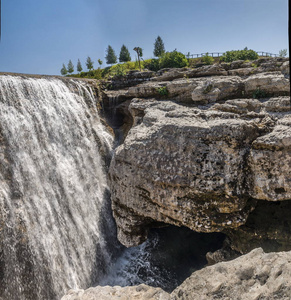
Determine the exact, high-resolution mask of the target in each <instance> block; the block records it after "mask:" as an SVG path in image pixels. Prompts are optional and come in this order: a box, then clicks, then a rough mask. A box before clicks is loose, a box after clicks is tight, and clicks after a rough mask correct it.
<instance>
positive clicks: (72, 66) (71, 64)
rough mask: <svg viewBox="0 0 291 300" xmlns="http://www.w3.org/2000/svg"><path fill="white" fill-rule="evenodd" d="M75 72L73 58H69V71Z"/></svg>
mask: <svg viewBox="0 0 291 300" xmlns="http://www.w3.org/2000/svg"><path fill="white" fill-rule="evenodd" d="M73 72H74V65H73V63H72V61H71V60H69V63H68V73H70V74H71V73H73Z"/></svg>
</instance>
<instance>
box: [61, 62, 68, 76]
mask: <svg viewBox="0 0 291 300" xmlns="http://www.w3.org/2000/svg"><path fill="white" fill-rule="evenodd" d="M61 74H62V75H63V76H65V75H67V74H68V70H67V68H66V66H65V64H63V67H62V68H61Z"/></svg>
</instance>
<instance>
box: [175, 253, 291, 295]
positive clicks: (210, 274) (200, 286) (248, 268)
mask: <svg viewBox="0 0 291 300" xmlns="http://www.w3.org/2000/svg"><path fill="white" fill-rule="evenodd" d="M290 276H291V252H280V253H264V252H263V250H262V249H260V248H259V249H255V250H253V251H252V252H250V253H249V254H247V255H244V256H241V257H239V258H237V259H235V260H233V261H229V262H221V263H218V264H216V265H214V266H210V267H206V268H204V269H202V270H199V271H196V272H194V273H193V274H192V275H191V276H190V277H189V278H188V279H186V280H185V281H184V282H183V283H182V284H181V285H180V286H179V287H177V288H176V289H175V290H174V291H173V292H172V293H171V296H170V299H171V300H188V299H201V300H209V299H225V300H233V299H236V300H245V299H248V300H255V299H280V300H287V299H290V295H291V280H290Z"/></svg>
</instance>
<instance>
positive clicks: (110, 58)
mask: <svg viewBox="0 0 291 300" xmlns="http://www.w3.org/2000/svg"><path fill="white" fill-rule="evenodd" d="M105 58H106V63H107V64H111V65H112V64H115V63H117V57H116V55H115V52H114V50H113V48H112V47H111V46H110V45H109V46H108V48H107V50H106V56H105Z"/></svg>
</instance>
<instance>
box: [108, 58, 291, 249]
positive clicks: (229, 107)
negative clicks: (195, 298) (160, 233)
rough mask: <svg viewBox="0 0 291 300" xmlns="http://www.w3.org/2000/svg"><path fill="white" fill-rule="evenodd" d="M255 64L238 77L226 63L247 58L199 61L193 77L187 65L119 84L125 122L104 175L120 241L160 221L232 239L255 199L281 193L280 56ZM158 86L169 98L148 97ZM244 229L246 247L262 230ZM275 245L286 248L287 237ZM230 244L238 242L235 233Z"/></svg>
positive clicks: (284, 121) (286, 140)
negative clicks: (125, 107)
mask: <svg viewBox="0 0 291 300" xmlns="http://www.w3.org/2000/svg"><path fill="white" fill-rule="evenodd" d="M257 63H258V65H259V67H258V68H255V67H253V68H251V69H252V71H254V72H249V73H248V74H247V73H243V74H240V76H238V75H235V76H234V75H230V74H231V72H230V71H231V68H232V69H235V70H239V68H241V69H243V70H245V69H246V68H249V67H250V66H249V64H245V65H244V64H243V62H236V63H233V64H232V65H231V66H229V65H221V66H220V67H218V66H211V67H206V68H205V72H204V73H203V69H201V70H199V72H200V73H199V74H200V76H203V77H201V78H197V77H198V75H197V74H198V73H197V72H198V71H197V70H196V73H195V72H194V71H193V72H192V73H191V71H190V70H188V69H186V70H184V71H178V70H173V71H171V70H169V72H166V73H163V74H161V76H160V77H159V76H158V77H155V78H153V79H152V80H151V81H149V82H146V83H143V84H141V85H137V86H134V87H130V88H129V89H128V91H125V90H123V91H122V97H124V98H125V99H131V102H130V105H129V108H128V110H129V112H130V113H131V116H132V119H133V121H132V123H133V127H132V128H131V129H130V131H129V133H128V135H127V137H126V138H125V140H124V143H123V144H122V145H120V146H119V147H118V148H117V150H116V153H115V155H114V158H113V160H112V162H111V166H110V178H111V191H112V207H113V213H114V217H115V220H116V223H117V226H118V238H119V240H120V241H121V242H122V243H123V244H124V245H126V246H128V247H129V246H134V245H137V244H140V243H141V242H143V241H144V240H145V239H146V237H147V231H148V229H149V228H151V227H158V226H161V225H163V224H164V223H167V224H173V225H177V226H186V227H188V228H190V229H192V230H195V231H198V232H224V233H226V234H227V235H229V236H232V237H234V236H235V234H234V232H235V231H236V230H237V229H238V228H240V227H241V226H242V225H244V224H246V222H247V219H248V216H249V215H250V213H251V212H252V211H253V210H254V209H255V208H256V205H257V204H256V202H257V200H267V201H283V200H284V201H286V200H291V180H290V178H291V121H290V112H291V111H290V97H289V96H287V95H289V90H290V84H289V79H288V76H289V75H288V72H287V71H286V66H285V65H286V64H287V63H288V62H283V61H280V60H265V61H258V62H257ZM221 68H222V69H224V71H223V70H222V69H221ZM226 71H227V72H226ZM183 72H184V75H185V74H187V76H189V77H191V78H185V76H184V77H182V74H183ZM246 74H247V75H246ZM209 75H211V76H209ZM212 75H216V76H212ZM163 80H167V81H163ZM162 87H164V90H165V89H166V90H167V91H168V96H163V97H164V98H165V97H166V98H167V99H171V100H172V99H173V100H175V103H174V102H173V101H170V100H163V101H160V100H156V98H151V97H158V94H159V93H160V88H162ZM115 93H116V94H117V95H118V91H116V92H115ZM133 97H136V98H133ZM140 97H142V98H140ZM163 97H161V95H160V97H159V98H163ZM254 97H255V98H258V99H255V98H254ZM132 98H133V99H132ZM189 103H190V104H191V105H189ZM185 104H187V105H185ZM256 213H258V212H257V210H256ZM274 226H275V227H276V226H277V225H276V224H274ZM279 227H280V226H279V225H278V228H279ZM285 227H286V228H285V230H287V231H289V230H291V225H290V224H289V223H288V226H285ZM247 228H248V229H247V230H244V231H247V234H248V235H253V236H255V238H254V239H252V241H253V243H252V246H253V247H256V245H257V246H261V244H262V243H261V241H260V239H261V238H262V236H259V235H255V231H256V229H255V228H251V226H248V227H247ZM270 236H271V239H272V238H274V239H276V237H274V236H273V235H270ZM282 236H285V235H284V233H282ZM265 238H266V236H265V237H264V239H265ZM256 239H257V244H256V242H254V240H256ZM280 244H281V245H282V244H284V247H285V248H283V249H285V250H286V249H291V244H290V241H289V240H288V241H287V240H286V239H284V238H283V239H281V238H280ZM232 247H233V249H235V250H239V251H241V252H245V250H246V247H242V246H241V245H239V243H238V239H236V243H233V245H232ZM279 248H280V247H279ZM280 249H281V250H282V248H280ZM249 250H250V249H248V251H249Z"/></svg>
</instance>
